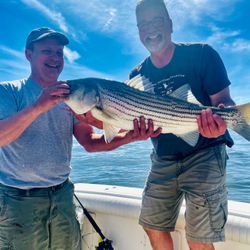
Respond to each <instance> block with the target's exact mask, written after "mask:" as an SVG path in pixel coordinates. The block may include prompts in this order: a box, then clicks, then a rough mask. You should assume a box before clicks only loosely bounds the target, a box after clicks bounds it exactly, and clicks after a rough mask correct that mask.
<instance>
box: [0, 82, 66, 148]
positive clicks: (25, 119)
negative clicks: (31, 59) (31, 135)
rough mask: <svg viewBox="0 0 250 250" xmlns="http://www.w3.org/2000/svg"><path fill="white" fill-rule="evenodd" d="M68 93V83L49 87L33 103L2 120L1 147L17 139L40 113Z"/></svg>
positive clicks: (0, 131) (63, 98) (0, 126)
mask: <svg viewBox="0 0 250 250" xmlns="http://www.w3.org/2000/svg"><path fill="white" fill-rule="evenodd" d="M68 93H69V90H68V86H67V85H66V84H61V83H59V84H56V85H54V86H51V87H48V88H46V89H44V91H43V92H42V94H41V95H40V97H39V98H38V99H37V101H36V102H35V103H34V104H33V105H31V106H30V107H27V108H25V109H23V110H22V111H20V112H18V113H16V114H15V115H13V116H11V117H9V118H6V119H3V120H0V147H2V146H5V145H7V144H9V143H11V142H13V141H15V140H16V139H17V138H18V137H19V136H20V135H21V134H22V133H23V132H24V130H25V129H26V128H27V127H28V126H29V125H30V124H31V123H32V122H33V121H34V120H35V119H36V118H37V117H38V116H39V115H41V114H42V113H44V112H47V111H48V110H49V109H50V108H52V107H53V106H54V105H55V104H57V103H59V102H62V101H64V100H65V99H66V98H67V97H66V96H67V94H68Z"/></svg>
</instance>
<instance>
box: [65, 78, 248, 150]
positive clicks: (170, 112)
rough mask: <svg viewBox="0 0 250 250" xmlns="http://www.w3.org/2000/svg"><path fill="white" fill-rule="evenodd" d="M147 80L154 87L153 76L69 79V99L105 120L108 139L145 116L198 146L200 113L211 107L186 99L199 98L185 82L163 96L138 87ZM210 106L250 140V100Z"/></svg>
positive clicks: (73, 105)
mask: <svg viewBox="0 0 250 250" xmlns="http://www.w3.org/2000/svg"><path fill="white" fill-rule="evenodd" d="M140 81H141V82H140ZM143 81H145V82H146V84H147V85H149V86H150V88H151V89H152V84H150V82H149V80H148V79H143V78H141V79H140V77H137V78H136V81H135V82H134V83H133V79H132V80H131V81H129V82H128V83H127V84H125V83H122V82H118V81H113V80H107V79H101V78H83V79H76V80H69V81H67V84H68V85H69V86H70V95H69V99H68V100H67V101H65V103H66V104H67V105H68V106H69V107H70V108H71V109H72V110H73V111H74V112H76V113H86V112H88V111H91V112H92V115H93V116H94V117H95V118H96V119H98V120H101V121H102V122H103V128H104V135H105V140H106V141H107V142H110V141H111V140H112V139H113V138H114V137H115V135H116V133H118V131H119V130H120V129H126V130H132V129H133V120H134V119H135V118H137V119H138V118H139V117H141V116H144V117H145V118H146V119H152V120H153V122H154V127H155V128H158V127H161V128H162V133H173V134H175V135H177V136H179V137H180V138H181V139H183V140H184V141H186V142H187V143H188V144H190V145H191V146H195V145H196V143H197V141H198V138H199V132H198V125H197V120H196V117H197V116H198V115H200V114H201V111H202V110H204V109H206V108H208V107H207V106H202V105H198V104H197V103H191V102H188V101H186V100H184V99H185V98H184V97H192V98H191V99H195V98H194V97H193V96H192V94H190V92H188V91H189V90H188V88H187V86H181V87H180V88H178V89H177V90H175V91H174V92H173V93H171V95H168V96H164V97H163V96H160V95H156V94H154V93H151V92H146V91H141V90H138V89H144V88H142V85H143ZM134 85H136V87H137V88H138V89H136V88H135V87H134ZM209 108H211V109H212V111H213V113H216V114H218V115H220V116H221V117H222V119H224V120H225V122H226V124H227V125H228V127H229V128H231V129H233V130H234V131H236V132H237V133H239V134H240V135H242V136H243V137H244V138H246V139H247V140H250V126H249V124H250V104H249V103H247V104H243V105H238V106H234V107H225V108H216V107H209Z"/></svg>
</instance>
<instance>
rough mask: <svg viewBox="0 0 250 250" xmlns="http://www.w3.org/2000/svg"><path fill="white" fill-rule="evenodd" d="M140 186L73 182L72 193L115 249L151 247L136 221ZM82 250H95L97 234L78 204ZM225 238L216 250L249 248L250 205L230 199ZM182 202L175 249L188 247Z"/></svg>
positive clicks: (176, 230)
mask: <svg viewBox="0 0 250 250" xmlns="http://www.w3.org/2000/svg"><path fill="white" fill-rule="evenodd" d="M142 191H143V190H142V189H141V188H132V187H122V186H113V185H101V184H87V183H77V184H75V194H76V196H77V197H78V199H79V200H80V202H81V203H82V205H83V206H84V208H86V209H87V211H88V212H89V213H90V214H91V216H92V218H93V219H94V221H95V222H96V223H97V225H98V226H99V227H100V229H101V230H102V233H103V234H104V235H105V237H106V238H107V239H109V240H111V241H112V246H113V247H114V249H115V250H152V248H151V246H150V243H149V240H148V237H147V236H146V234H145V232H144V231H143V229H142V228H141V226H140V225H139V224H138V216H139V212H140V205H141V197H142ZM76 205H77V214H78V219H79V222H80V225H81V231H82V239H83V240H82V244H83V250H95V249H96V247H97V245H98V241H99V238H100V237H99V235H98V233H97V232H96V231H95V229H94V228H93V226H92V224H91V223H90V222H89V220H88V218H87V217H86V216H85V215H84V213H83V210H82V208H81V206H80V205H79V204H77V203H76ZM228 206H229V216H228V222H227V225H226V241H225V242H220V243H215V249H216V250H249V249H250V204H249V203H244V202H236V201H231V200H230V201H229V202H228ZM184 213H185V204H183V205H182V207H181V211H180V215H179V217H178V221H177V224H176V229H175V231H174V232H173V233H171V234H172V236H173V241H174V249H175V250H188V249H189V248H188V245H187V243H186V239H185V230H184V229H185V221H184Z"/></svg>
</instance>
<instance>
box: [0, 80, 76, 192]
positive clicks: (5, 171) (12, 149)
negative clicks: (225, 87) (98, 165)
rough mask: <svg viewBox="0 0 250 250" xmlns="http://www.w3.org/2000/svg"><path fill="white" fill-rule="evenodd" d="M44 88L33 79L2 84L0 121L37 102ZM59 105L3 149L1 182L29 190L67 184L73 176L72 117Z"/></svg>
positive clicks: (63, 105) (0, 149)
mask: <svg viewBox="0 0 250 250" xmlns="http://www.w3.org/2000/svg"><path fill="white" fill-rule="evenodd" d="M41 91H42V88H41V87H40V86H39V85H38V84H37V83H35V82H34V81H32V80H31V79H30V78H29V79H25V80H18V81H14V82H3V83H0V120H3V119H6V118H8V117H11V116H13V115H15V114H16V113H17V112H19V111H21V110H22V109H24V108H26V107H28V106H30V105H31V104H32V103H34V102H35V101H36V100H37V98H38V96H39V95H40V94H41ZM65 108H66V105H65V104H64V103H59V104H57V105H56V106H54V107H53V108H52V109H50V110H49V111H48V112H46V113H43V114H41V115H40V116H39V117H38V118H37V119H36V120H34V121H33V122H32V124H31V125H30V126H29V127H28V128H26V130H25V131H24V132H23V133H22V134H21V136H20V137H19V138H18V139H17V140H15V141H14V142H12V143H10V144H8V145H6V146H3V147H0V183H1V184H4V185H7V186H12V187H17V188H20V189H30V188H36V187H49V186H53V185H57V184H60V183H62V182H63V181H65V180H66V179H67V178H68V176H69V173H70V170H71V167H70V160H71V151H72V140H73V136H72V135H73V116H72V114H70V113H69V112H68V111H66V110H65Z"/></svg>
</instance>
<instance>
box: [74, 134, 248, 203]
mask: <svg viewBox="0 0 250 250" xmlns="http://www.w3.org/2000/svg"><path fill="white" fill-rule="evenodd" d="M230 134H231V135H232V137H233V139H234V142H235V145H234V146H233V147H232V148H228V150H227V152H228V155H229V160H228V164H227V186H228V196H229V197H228V198H229V199H230V200H235V201H242V202H247V203H250V142H248V141H247V140H245V139H243V138H242V137H241V136H239V135H237V134H235V133H233V132H231V131H230ZM151 151H152V144H151V141H150V140H147V141H140V142H134V143H130V144H127V145H124V146H122V147H120V148H118V149H116V150H113V151H110V152H101V153H88V152H86V151H85V150H84V149H83V148H82V147H81V146H79V144H77V142H76V141H74V146H73V152H72V172H71V179H72V180H73V182H75V183H79V182H85V183H96V184H97V183H98V184H108V185H119V186H128V187H139V188H143V186H144V183H145V180H146V178H147V174H148V171H149V168H150V157H149V155H150V153H151Z"/></svg>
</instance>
